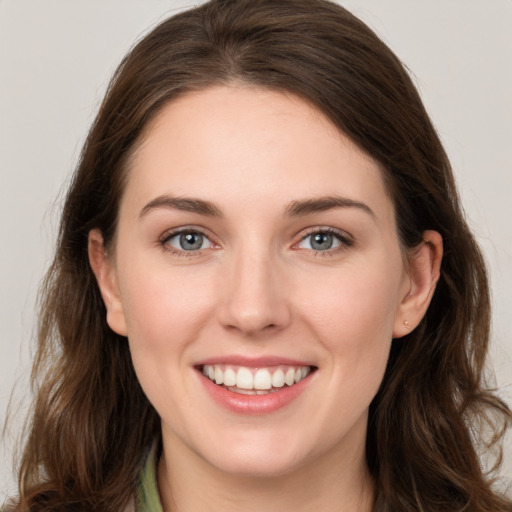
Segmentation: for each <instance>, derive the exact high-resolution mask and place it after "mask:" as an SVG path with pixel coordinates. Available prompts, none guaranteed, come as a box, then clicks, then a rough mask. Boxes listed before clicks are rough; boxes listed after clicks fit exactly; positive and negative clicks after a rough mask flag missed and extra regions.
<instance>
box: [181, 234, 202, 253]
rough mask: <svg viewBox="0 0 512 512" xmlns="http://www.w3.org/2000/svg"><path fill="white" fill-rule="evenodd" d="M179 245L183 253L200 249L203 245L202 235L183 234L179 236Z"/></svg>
mask: <svg viewBox="0 0 512 512" xmlns="http://www.w3.org/2000/svg"><path fill="white" fill-rule="evenodd" d="M180 245H181V247H182V248H183V249H184V250H185V251H193V250H197V249H200V248H201V246H202V245H203V235H201V234H200V233H184V234H182V235H181V236H180Z"/></svg>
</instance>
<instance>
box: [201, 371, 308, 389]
mask: <svg viewBox="0 0 512 512" xmlns="http://www.w3.org/2000/svg"><path fill="white" fill-rule="evenodd" d="M311 371H312V367H310V366H287V365H280V366H273V367H268V368H248V367H245V366H234V365H220V364H215V365H208V364H205V365H204V366H203V368H202V372H203V375H204V376H205V377H207V378H208V379H209V380H210V381H212V382H214V383H215V384H217V385H218V386H221V387H223V388H225V389H227V390H229V391H232V392H234V393H239V394H242V395H266V394H269V393H275V392H276V391H279V390H280V389H282V388H283V387H291V386H294V385H295V384H298V383H299V382H300V381H301V380H303V379H305V378H306V377H307V376H308V375H309V374H310V373H311Z"/></svg>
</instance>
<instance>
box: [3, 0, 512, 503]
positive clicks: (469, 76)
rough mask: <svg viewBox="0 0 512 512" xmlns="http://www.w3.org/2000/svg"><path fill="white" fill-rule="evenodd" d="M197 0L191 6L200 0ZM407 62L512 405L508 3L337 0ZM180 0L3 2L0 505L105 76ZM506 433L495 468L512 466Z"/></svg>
mask: <svg viewBox="0 0 512 512" xmlns="http://www.w3.org/2000/svg"><path fill="white" fill-rule="evenodd" d="M196 3H197V2H196ZM340 3H342V4H343V5H345V6H346V7H348V8H349V9H351V10H352V11H353V12H354V13H355V14H357V15H359V16H360V17H361V18H362V19H363V20H365V21H366V22H367V23H368V24H369V25H370V26H371V27H372V28H374V29H375V30H376V31H377V33H378V34H379V35H380V36H381V37H382V38H383V39H384V40H385V41H386V42H387V43H388V44H389V45H390V46H391V48H392V49H393V50H394V51H395V52H396V53H397V55H398V56H399V57H400V58H401V59H402V60H403V61H404V62H405V63H406V64H407V66H408V68H409V69H410V70H411V73H412V74H413V77H414V80H415V82H416V84H417V86H418V88H419V90H420V92H421V94H422V97H423V99H424V102H425V104H426V107H427V109H428V111H429V113H430V115H431V116H432V118H433V120H434V123H435V125H436V126H437V128H438V131H439V133H440V136H441V138H442V140H443V141H444V143H445V147H446V149H447V151H448V154H449V156H450V158H451V161H452V164H453V167H454V170H455V173H456V177H457V180H458V183H459V186H460V189H461V193H462V197H463V203H464V206H465V209H466V212H467V216H468V219H469V222H470V225H471V226H472V228H473V229H474V231H475V233H476V235H477V238H478V239H479V241H480V242H481V244H482V246H483V249H484V251H485V254H486V258H487V261H488V263H489V267H490V273H491V281H492V292H493V304H494V316H493V336H492V353H491V360H490V366H491V367H492V368H493V369H494V371H495V373H496V378H497V384H498V387H499V389H500V394H501V396H502V397H503V398H505V399H506V400H507V401H508V402H509V403H512V328H511V317H512V200H511V198H512V172H511V164H512V93H511V91H512V31H511V30H510V27H512V1H511V0H490V1H487V2H482V1H481V0H429V1H426V0H424V1H419V0H350V1H341V2H340ZM192 5H193V2H190V1H182V0H167V1H163V0H101V1H100V0H73V1H70V0H0V326H1V329H0V425H1V424H2V423H3V421H4V419H5V417H6V407H7V403H8V401H9V397H10V396H11V391H12V389H13V386H14V385H15V383H16V386H15V392H14V395H13V399H14V403H15V404H16V405H15V406H14V407H13V408H12V411H13V413H15V417H14V420H13V422H12V424H11V429H10V430H9V431H8V432H7V433H6V435H5V439H4V443H3V447H2V450H0V503H1V501H2V497H3V496H5V495H6V494H7V493H8V492H12V491H13V489H14V487H13V485H14V484H13V482H14V480H13V476H12V473H11V468H12V461H11V457H12V453H11V452H12V447H13V445H14V439H15V437H16V435H17V434H18V433H19V430H20V426H21V422H22V419H23V411H24V410H25V408H26V406H27V403H28V397H29V388H28V375H29V372H30V355H31V351H32V348H33V332H34V324H35V314H34V303H35V296H36V291H37V287H38V283H39V281H40V279H41V277H42V276H43V273H44V270H45V268H46V267H47V265H48V263H49V260H50V257H51V255H52V247H53V244H54V238H55V233H56V226H57V223H58V216H59V209H60V206H61V199H62V191H63V188H64V184H65V183H66V182H67V180H69V176H70V173H71V171H72V169H73V168H74V166H75V164H76V161H77V158H78V155H79V151H80V148H81V145H82V143H83V141H84V138H85V135H86V132H87V129H88V127H89V125H90V123H91V122H92V120H93V117H94V115H95V113H96V111H97V108H98V105H99V102H100V100H101V98H102V95H103V93H104V91H105V88H106V85H107V82H108V79H109V77H110V75H111V73H112V72H113V70H114V68H115V66H116V65H117V64H118V62H119V61H120V59H121V58H122V56H123V55H124V53H125V52H126V51H127V50H128V49H129V48H130V47H131V45H132V44H133V43H134V41H135V40H136V39H138V38H139V37H140V36H141V35H143V34H144V33H145V32H146V31H147V30H148V29H149V28H150V27H152V26H154V25H155V24H156V23H157V22H158V21H161V20H163V19H164V18H165V17H167V16H168V15H170V14H172V13H174V12H176V11H177V10H179V9H181V8H183V7H188V6H192ZM511 444H512V441H511V436H510V435H509V437H508V441H507V444H506V454H505V465H504V467H503V470H502V474H503V475H504V476H506V477H507V478H509V479H511V476H512V446H511Z"/></svg>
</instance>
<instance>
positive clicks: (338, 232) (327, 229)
mask: <svg viewBox="0 0 512 512" xmlns="http://www.w3.org/2000/svg"><path fill="white" fill-rule="evenodd" d="M315 233H329V234H331V235H335V236H338V237H339V238H341V239H347V240H349V241H351V242H353V241H354V236H353V235H351V234H350V233H349V232H348V231H345V230H343V229H338V228H334V227H332V226H314V227H311V228H306V229H305V230H302V231H301V232H300V233H299V234H298V235H297V236H299V237H300V238H299V240H298V241H302V240H304V239H305V238H307V237H308V236H311V235H314V234H315ZM294 243H297V242H294Z"/></svg>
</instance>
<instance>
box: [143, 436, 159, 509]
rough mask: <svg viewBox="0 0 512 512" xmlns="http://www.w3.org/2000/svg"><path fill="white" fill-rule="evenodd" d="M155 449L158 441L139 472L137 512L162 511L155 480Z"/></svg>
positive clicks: (156, 458) (156, 460) (156, 459)
mask: <svg viewBox="0 0 512 512" xmlns="http://www.w3.org/2000/svg"><path fill="white" fill-rule="evenodd" d="M157 450H158V443H154V444H153V447H152V448H151V450H150V452H149V454H148V458H147V459H146V463H145V464H144V468H143V469H142V472H141V474H140V483H139V489H138V495H137V512H163V509H162V503H161V502H160V495H159V493H158V484H157V481H156V465H157V462H158V457H157Z"/></svg>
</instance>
